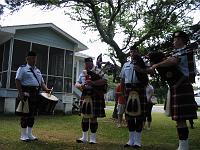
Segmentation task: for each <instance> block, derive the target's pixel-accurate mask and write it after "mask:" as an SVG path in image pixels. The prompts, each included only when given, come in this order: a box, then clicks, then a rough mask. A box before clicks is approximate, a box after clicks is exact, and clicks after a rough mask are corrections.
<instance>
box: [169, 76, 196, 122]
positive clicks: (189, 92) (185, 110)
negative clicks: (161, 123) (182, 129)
mask: <svg viewBox="0 0 200 150" xmlns="http://www.w3.org/2000/svg"><path fill="white" fill-rule="evenodd" d="M170 94H171V95H170V113H171V117H172V120H175V121H179V120H189V119H197V113H196V108H197V106H196V103H195V99H194V92H193V87H192V85H191V83H190V82H189V80H188V79H185V80H184V81H183V82H182V83H181V84H180V85H179V86H178V87H177V88H174V87H173V86H171V87H170Z"/></svg>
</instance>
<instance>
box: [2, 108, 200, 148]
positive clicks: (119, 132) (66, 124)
mask: <svg viewBox="0 0 200 150" xmlns="http://www.w3.org/2000/svg"><path fill="white" fill-rule="evenodd" d="M106 114H107V117H106V118H101V119H99V129H98V132H97V142H98V144H95V145H90V144H88V143H86V144H77V143H76V142H75V140H76V138H78V137H80V136H81V132H82V131H81V128H80V122H81V117H80V116H77V115H69V116H67V115H65V116H64V115H56V116H38V117H36V120H35V127H34V130H33V133H34V135H37V137H38V138H39V141H34V142H27V143H25V142H21V141H20V140H19V135H20V128H19V118H18V117H16V116H2V115H1V116H0V120H1V121H0V137H1V138H0V150H68V149H69V150H123V149H124V148H123V145H124V144H125V143H126V142H127V141H128V130H127V128H126V127H125V125H124V127H122V128H117V127H116V122H115V121H114V120H113V119H112V118H111V115H112V111H108V110H107V111H106ZM194 125H195V129H190V136H189V141H190V149H191V150H200V120H199V119H198V120H195V124H194ZM142 144H143V147H142V148H141V150H175V149H176V148H177V147H178V139H177V134H176V128H175V122H174V121H171V118H168V117H166V116H164V114H160V113H153V122H152V130H150V131H147V130H144V131H143V133H142ZM126 149H133V148H126Z"/></svg>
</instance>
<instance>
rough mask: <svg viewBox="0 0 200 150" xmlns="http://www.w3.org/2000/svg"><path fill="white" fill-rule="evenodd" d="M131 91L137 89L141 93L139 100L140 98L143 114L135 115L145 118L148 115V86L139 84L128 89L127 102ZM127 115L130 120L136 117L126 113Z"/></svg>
mask: <svg viewBox="0 0 200 150" xmlns="http://www.w3.org/2000/svg"><path fill="white" fill-rule="evenodd" d="M130 91H136V92H138V94H139V100H140V106H141V115H139V116H135V117H137V118H140V119H144V117H145V115H146V111H147V97H146V86H143V85H139V86H136V87H133V88H132V89H131V90H130V89H126V102H127V101H128V96H129V92H130ZM125 115H126V118H127V119H128V120H129V119H133V118H135V117H133V116H130V115H128V114H126V113H125Z"/></svg>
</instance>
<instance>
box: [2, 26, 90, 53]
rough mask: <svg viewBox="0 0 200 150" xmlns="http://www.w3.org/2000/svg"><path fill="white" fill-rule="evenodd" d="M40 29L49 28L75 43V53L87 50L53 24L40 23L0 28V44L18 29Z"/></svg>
mask: <svg viewBox="0 0 200 150" xmlns="http://www.w3.org/2000/svg"><path fill="white" fill-rule="evenodd" d="M42 27H48V28H51V29H53V30H54V31H55V32H58V33H59V34H61V35H63V36H64V37H66V38H68V39H69V40H70V41H72V42H74V43H76V44H77V45H78V46H77V49H76V50H75V51H76V52H78V51H83V50H86V49H88V47H87V46H86V45H84V44H83V43H81V42H80V41H78V40H77V39H75V38H74V37H72V36H71V35H69V34H68V33H66V32H65V31H63V30H62V29H60V28H59V27H57V26H56V25H54V24H53V23H42V24H29V25H16V26H4V27H0V37H4V38H2V39H1V41H0V43H2V42H4V41H5V40H6V38H9V37H11V36H12V35H14V34H15V33H16V30H19V29H31V28H42ZM2 40H3V41H2Z"/></svg>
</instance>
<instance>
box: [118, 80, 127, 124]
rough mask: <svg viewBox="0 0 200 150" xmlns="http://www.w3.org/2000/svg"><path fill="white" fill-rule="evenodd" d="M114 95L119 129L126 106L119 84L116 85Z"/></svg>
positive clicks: (122, 90)
mask: <svg viewBox="0 0 200 150" xmlns="http://www.w3.org/2000/svg"><path fill="white" fill-rule="evenodd" d="M115 94H116V100H117V115H118V125H117V127H118V128H120V127H121V126H122V119H123V114H124V112H125V104H126V101H125V98H124V89H123V87H122V84H121V83H119V84H118V85H117V87H116V92H115Z"/></svg>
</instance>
